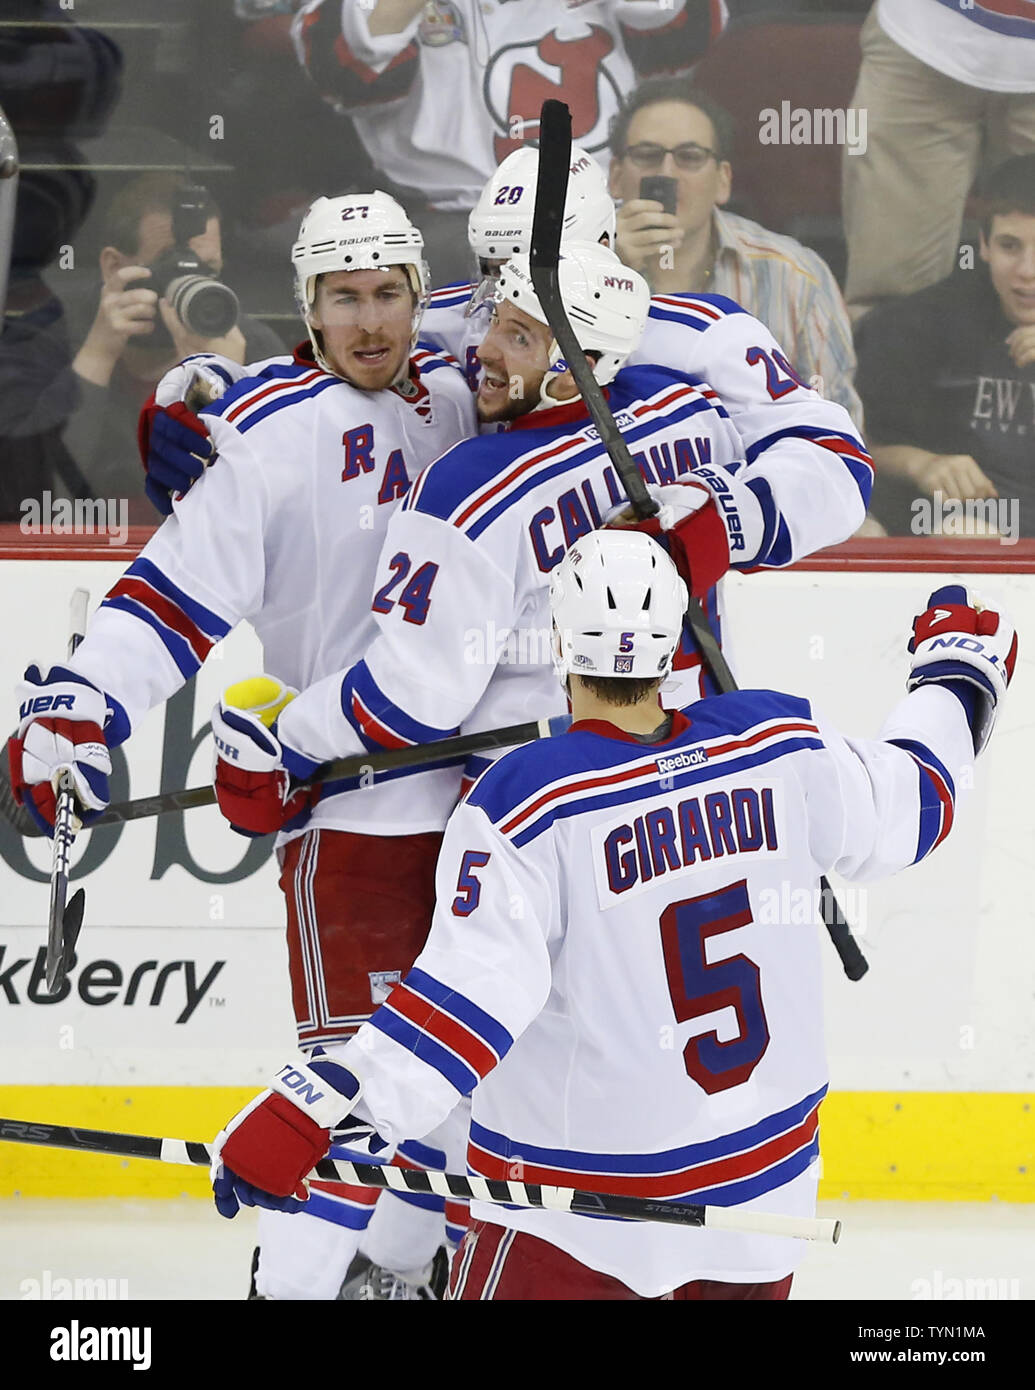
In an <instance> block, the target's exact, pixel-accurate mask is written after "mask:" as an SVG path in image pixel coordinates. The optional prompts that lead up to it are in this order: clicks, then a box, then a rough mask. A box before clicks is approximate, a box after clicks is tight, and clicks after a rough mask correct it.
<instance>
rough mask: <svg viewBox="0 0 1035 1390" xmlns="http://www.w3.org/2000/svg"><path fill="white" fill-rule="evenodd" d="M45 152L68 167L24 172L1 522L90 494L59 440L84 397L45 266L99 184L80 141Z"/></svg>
mask: <svg viewBox="0 0 1035 1390" xmlns="http://www.w3.org/2000/svg"><path fill="white" fill-rule="evenodd" d="M39 148H41V147H40V146H39V145H37V149H39ZM46 148H47V152H48V154H49V156H50V158H51V159H52V160H53V163H54V164H55V165H58V164H61V163H63V164H65V165H66V166H67V167H65V168H63V169H62V168H52V169H38V170H28V171H25V172H23V173H22V174H21V175H20V178H19V188H18V201H17V205H16V212H15V225H14V238H13V242H12V246H11V263H10V274H9V278H8V283H7V300H6V304H5V307H4V319H3V332H2V334H0V521H20V520H21V519H22V518H23V517H24V515H25V514H26V512H25V504H26V502H27V501H30V500H32V499H36V500H38V501H40V502H42V499H43V497H44V494H45V493H46V492H48V491H49V492H50V493H51V494H52V495H55V496H62V497H65V496H69V497H75V496H77V495H78V494H80V493H81V492H82V490H83V480H82V478H81V476H80V475H79V472H78V470H77V469H76V466H75V463H74V461H73V459H72V458H71V456H70V455H69V453H68V451H67V449H66V448H65V445H64V444H63V442H62V434H63V431H64V429H65V427H66V426H67V423H68V420H69V417H70V416H71V415H72V413H73V412H74V410H75V409H76V407H77V405H78V402H79V388H78V383H77V380H76V377H75V375H74V373H73V372H72V371H71V370H70V367H69V363H70V361H71V356H72V353H71V348H70V345H69V331H68V323H67V320H66V316H65V310H64V306H63V304H62V303H61V301H60V300H59V299H58V298H57V296H56V295H55V294H54V293H53V291H52V290H51V289H50V288H49V286H48V285H47V284H46V283H45V281H44V279H43V275H42V272H43V271H44V270H45V269H46V267H47V266H49V265H52V264H53V263H54V262H55V261H56V260H57V258H58V254H59V252H60V249H61V247H62V246H63V245H66V244H68V243H69V242H71V241H72V239H73V237H74V236H75V234H76V232H77V231H78V229H79V227H80V225H81V224H82V221H83V219H84V218H85V216H86V214H87V212H88V211H89V208H90V204H91V202H92V200H93V195H94V188H95V184H94V179H93V177H92V175H90V173H89V172H88V171H86V170H84V169H77V168H73V167H71V166H72V165H73V164H75V163H77V162H78V161H79V159H81V156H80V155H79V152H78V150H77V149H76V148H75V147H74V146H72V145H69V144H68V143H67V142H64V141H60V142H59V141H54V142H51V143H50V144H48V146H47V147H46ZM5 252H6V248H3V249H2V250H0V254H4V253H5Z"/></svg>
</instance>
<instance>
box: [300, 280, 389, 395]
mask: <svg viewBox="0 0 1035 1390" xmlns="http://www.w3.org/2000/svg"><path fill="white" fill-rule="evenodd" d="M309 317H310V322H311V323H312V325H313V327H314V328H316V329H318V330H319V332H320V334H321V337H322V340H323V355H324V357H326V359H327V361H328V362H329V363H330V365H331V367H332V368H333V369H334V371H335V372H337V374H338V375H339V376H343V377H345V379H346V380H347V381H350V382H351V383H352V385H353V386H358V387H359V389H360V390H361V391H382V390H384V389H385V387H387V386H391V385H392V383H393V382H394V381H397V380H398V379H399V377H400V376H402V375H403V374H404V373H405V370H406V363H407V361H408V359H409V355H410V335H411V333H412V331H413V291H412V290H411V289H410V282H409V280H408V279H407V278H406V272H405V270H403V269H402V268H401V267H400V266H389V267H388V268H387V269H385V270H335V271H332V272H331V273H330V274H329V275H324V276H322V277H321V279H320V283H319V285H318V286H317V288H316V302H315V303H314V305H313V308H312V311H311V313H310V316H309Z"/></svg>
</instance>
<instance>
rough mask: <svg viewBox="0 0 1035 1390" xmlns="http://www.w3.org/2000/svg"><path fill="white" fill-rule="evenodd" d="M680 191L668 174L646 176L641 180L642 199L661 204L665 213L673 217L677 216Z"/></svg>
mask: <svg viewBox="0 0 1035 1390" xmlns="http://www.w3.org/2000/svg"><path fill="white" fill-rule="evenodd" d="M678 189H679V185H678V183H677V182H676V180H675V179H670V178H669V177H668V175H667V174H645V175H644V177H643V178H642V179H640V197H641V198H649V199H650V200H651V202H654V203H660V204H661V206H662V208H663V209H664V210H665V212H667V213H668V214H669V215H670V216H672V217H675V215H676V197H677V194H678Z"/></svg>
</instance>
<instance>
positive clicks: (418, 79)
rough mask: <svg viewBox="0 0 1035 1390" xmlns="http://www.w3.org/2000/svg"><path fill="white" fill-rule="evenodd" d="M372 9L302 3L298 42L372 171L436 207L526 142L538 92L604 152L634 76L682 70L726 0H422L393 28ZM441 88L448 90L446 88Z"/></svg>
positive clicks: (714, 30)
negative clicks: (375, 29)
mask: <svg viewBox="0 0 1035 1390" xmlns="http://www.w3.org/2000/svg"><path fill="white" fill-rule="evenodd" d="M370 13H371V6H369V5H362V4H346V5H343V4H341V3H340V0H311V3H310V4H308V5H307V6H306V8H305V9H303V10H302V11H301V13H300V14H299V15H298V16H297V18H296V20H295V24H294V36H295V45H296V49H297V51H298V55H299V58H300V60H301V61H302V62H303V63H304V64H305V66H306V68H307V69H308V71H309V73H310V74H311V76H312V78H313V80H314V82H315V83H316V85H317V86H318V88H319V89H320V91H321V93H322V94H323V95H324V96H325V97H327V98H329V99H331V100H333V101H334V102H336V103H337V104H338V105H339V106H340V107H341V108H342V109H343V110H345V111H348V112H349V114H350V115H351V116H352V119H353V121H354V122H355V125H356V129H357V130H358V132H359V135H360V138H361V139H362V141H363V144H364V145H365V146H366V149H367V152H368V153H369V155H370V157H371V159H372V160H373V162H374V164H375V165H376V166H377V168H379V169H381V170H383V171H384V173H385V174H386V175H387V176H388V177H389V178H391V179H393V180H394V181H395V182H396V183H397V184H401V185H402V186H403V187H406V188H419V189H420V190H421V192H422V193H424V194H425V195H426V196H427V198H428V200H429V202H431V203H432V204H433V205H434V206H436V207H440V208H451V209H458V208H470V207H472V206H473V204H474V202H475V200H476V198H477V197H478V194H479V192H480V191H481V187H482V185H483V184H484V183H485V181H486V180H487V179H488V178H489V177H490V176H491V175H492V173H493V170H494V169H495V168H496V165H497V164H498V163H499V162H500V160H501V159H503V158H504V157H505V156H506V155H508V154H510V153H511V151H512V150H515V149H518V148H519V147H520V146H521V145H522V144H524V143H525V142H526V141H527V140H534V139H535V137H536V133H537V130H538V121H539V111H540V108H541V107H542V104H543V102H544V101H546V100H547V99H548V98H558V99H560V100H561V101H565V102H567V104H568V106H569V107H570V109H571V113H572V136H573V138H574V140H575V141H576V142H577V143H578V144H579V145H581V146H582V147H583V148H584V149H586V150H588V151H589V152H590V153H593V154H596V155H597V157H598V158H601V159H603V158H604V156H605V153H606V147H607V132H608V125H609V122H610V120H611V117H612V116H613V115H614V114H615V111H616V110H617V108H618V105H619V101H620V98H621V95H622V94H623V93H625V92H628V91H630V90H631V89H632V88H633V87H634V86H635V85H636V81H637V77H638V76H646V75H649V74H651V73H655V72H660V71H664V72H673V71H678V70H685V69H686V68H689V67H690V66H691V65H692V64H693V63H694V62H695V61H696V60H697V59H698V58H699V57H700V56H701V55H702V54H703V53H704V51H705V50H706V48H707V47H708V44H709V42H710V40H711V39H712V38H714V37H715V35H716V34H718V32H719V30H720V29H721V28H722V25H723V24H724V22H725V18H726V8H725V4H724V0H692V3H686V0H671V3H670V4H667V5H659V4H651V3H642V0H637V2H636V3H629V0H569V3H567V4H565V3H564V2H563V0H432V3H430V4H427V5H423V6H422V7H421V9H420V12H419V13H418V14H417V15H416V16H415V17H414V19H413V20H412V22H411V23H410V24H408V25H407V26H406V28H405V29H403V30H402V31H401V32H400V33H398V34H384V35H380V36H372V35H371V33H370V28H369V20H370ZM446 94H448V95H446Z"/></svg>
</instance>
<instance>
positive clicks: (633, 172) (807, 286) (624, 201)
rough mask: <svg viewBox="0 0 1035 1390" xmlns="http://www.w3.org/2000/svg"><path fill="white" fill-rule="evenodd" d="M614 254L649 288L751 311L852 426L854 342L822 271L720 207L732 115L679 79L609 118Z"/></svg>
mask: <svg viewBox="0 0 1035 1390" xmlns="http://www.w3.org/2000/svg"><path fill="white" fill-rule="evenodd" d="M610 142H611V169H610V189H611V193H612V196H613V197H615V198H618V199H621V208H620V209H619V212H618V220H617V248H616V249H617V251H618V254H619V256H621V258H622V260H623V261H624V262H625V263H626V265H628V266H631V267H632V268H633V269H634V270H637V271H639V272H640V274H641V275H643V276H644V277H645V279H646V280H647V281H648V283H649V284H650V287H651V291H652V292H653V293H654V294H670V293H695V292H696V293H706V294H721V295H726V296H728V297H729V298H730V299H734V300H736V302H737V303H738V304H741V305H743V307H744V308H745V309H747V310H748V311H749V313H752V314H754V315H755V317H756V318H759V319H761V320H762V322H763V323H764V324H766V326H767V327H768V328H769V329H770V331H771V332H772V334H773V335H774V337H775V338H776V339H777V340H778V342H780V343H781V345H782V346H783V348H784V350H785V351H786V352H787V354H788V356H789V358H790V360H791V363H792V365H793V366H794V368H795V370H796V371H797V372H798V374H799V376H801V377H802V378H803V379H804V380H805V381H806V382H808V383H809V384H810V385H813V386H815V388H816V389H817V390H819V391H820V393H821V394H822V395H824V396H826V397H827V399H828V400H832V401H837V402H838V404H839V405H843V406H844V407H845V409H846V410H847V411H848V413H849V414H850V415H851V416H852V418H853V420H854V421H855V423H856V424H857V425H860V424H861V421H862V405H861V403H860V401H859V397H858V395H857V394H856V391H855V387H854V385H853V377H854V375H855V351H854V348H853V346H852V333H851V327H850V325H849V321H848V313H847V310H846V309H845V305H844V301H843V299H842V298H841V292H840V290H839V289H838V286H837V282H836V280H835V279H834V276H833V275H832V274H831V271H830V268H829V267H828V266H827V264H826V263H825V262H824V261H823V260H822V259H821V258H820V257H819V256H818V255H816V253H815V252H814V251H810V250H809V249H808V248H807V247H805V246H802V245H801V244H800V243H799V242H797V241H795V240H794V238H793V237H788V236H781V235H778V234H777V233H775V232H771V231H769V230H768V229H767V228H765V227H761V226H759V224H758V223H757V222H751V221H749V220H748V219H747V218H745V217H738V216H736V215H735V214H733V213H728V212H725V211H723V206H724V204H726V203H727V202H728V201H729V198H730V194H731V192H732V188H733V169H732V166H731V163H730V155H731V152H732V146H733V123H732V120H731V119H730V117H729V115H728V114H727V113H726V112H725V111H724V110H723V109H722V107H721V106H719V105H718V103H716V102H715V101H713V100H712V99H711V97H709V96H707V95H705V94H704V93H702V92H699V91H697V90H696V89H695V88H694V87H693V85H692V83H691V82H690V80H689V79H688V78H685V77H676V78H660V79H654V80H651V81H648V82H643V83H641V85H640V86H639V87H637V88H635V89H634V90H633V91H632V92H631V93H630V95H629V97H628V99H627V100H626V103H625V105H624V106H623V108H622V109H621V110H620V111H619V113H618V115H617V116H616V117H615V118H614V120H613V121H612V123H611V132H610Z"/></svg>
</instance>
